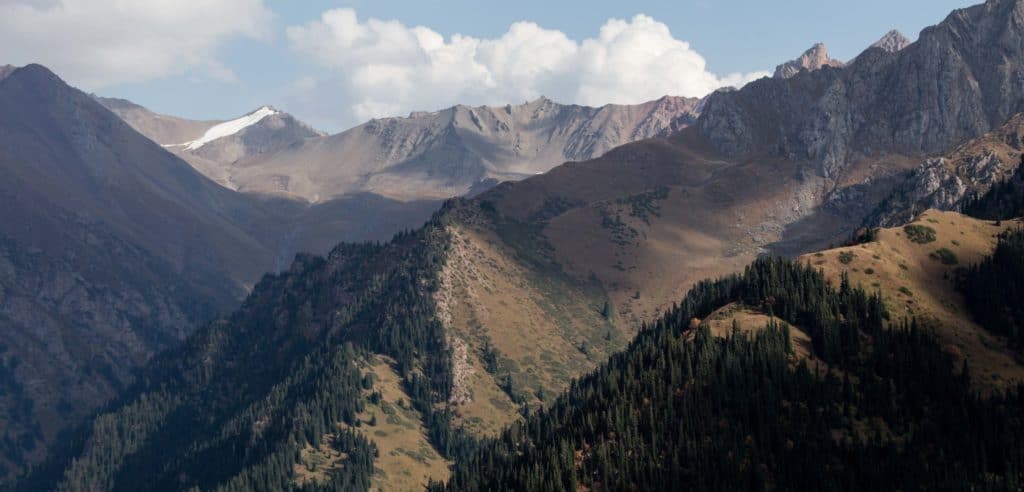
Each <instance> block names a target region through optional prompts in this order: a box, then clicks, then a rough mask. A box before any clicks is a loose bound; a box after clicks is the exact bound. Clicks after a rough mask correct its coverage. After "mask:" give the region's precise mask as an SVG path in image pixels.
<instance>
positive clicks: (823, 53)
mask: <svg viewBox="0 0 1024 492" xmlns="http://www.w3.org/2000/svg"><path fill="white" fill-rule="evenodd" d="M841 66H843V62H841V61H839V60H836V59H834V58H831V57H829V56H828V48H827V47H826V46H825V44H824V43H815V45H814V46H811V47H810V48H809V49H808V50H807V51H805V52H803V54H801V55H800V56H799V57H798V58H796V59H793V60H790V61H788V62H786V63H783V64H780V65H778V66H776V67H775V73H774V74H773V75H772V77H775V78H777V79H788V78H790V77H792V76H794V75H796V74H798V73H800V72H802V71H804V70H807V71H811V72H813V71H814V70H818V69H820V68H823V67H841Z"/></svg>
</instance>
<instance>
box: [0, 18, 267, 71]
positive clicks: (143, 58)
mask: <svg viewBox="0 0 1024 492" xmlns="http://www.w3.org/2000/svg"><path fill="white" fill-rule="evenodd" d="M271 19H272V14H271V12H270V11H269V10H268V9H267V8H266V7H265V6H264V4H263V0H145V1H135V0H13V1H12V0H7V1H3V2H0V63H10V64H15V65H23V64H26V63H33V62H36V63H41V64H43V65H46V66H48V67H50V68H51V69H53V70H54V71H56V72H57V73H58V74H59V75H60V76H61V77H63V78H64V79H66V80H68V81H69V82H71V83H73V84H75V85H79V86H81V87H83V88H86V89H90V90H92V89H97V88H102V87H106V86H110V85H114V84H122V83H135V82H145V81H148V80H153V79H158V78H162V77H167V76H171V75H182V74H193V75H194V74H200V75H202V76H204V77H209V78H213V79H217V80H224V81H231V80H234V74H233V73H232V72H231V70H230V69H229V68H227V67H226V66H224V65H223V64H222V63H221V62H220V61H219V60H218V59H217V56H216V51H217V49H218V47H220V46H221V45H222V44H223V43H224V42H226V41H228V40H230V39H232V38H235V37H239V36H245V37H262V36H266V35H269V33H270V31H269V26H270V21H271Z"/></svg>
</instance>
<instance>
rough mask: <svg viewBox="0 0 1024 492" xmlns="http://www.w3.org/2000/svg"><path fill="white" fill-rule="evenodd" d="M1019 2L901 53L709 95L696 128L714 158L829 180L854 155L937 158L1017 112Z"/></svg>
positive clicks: (1001, 2) (949, 24) (961, 15)
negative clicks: (767, 161)
mask: <svg viewBox="0 0 1024 492" xmlns="http://www.w3.org/2000/svg"><path fill="white" fill-rule="evenodd" d="M1021 26H1024V2H1021V1H1019V0H993V1H989V2H988V3H985V4H983V5H978V6H974V7H970V8H967V9H962V10H957V11H954V12H953V13H952V14H950V15H949V17H947V18H946V20H945V21H943V22H942V23H940V24H939V25H937V26H934V27H930V28H927V29H925V30H924V31H922V32H921V35H920V39H919V40H918V41H917V42H916V43H913V44H911V45H909V46H907V47H906V48H904V49H903V50H901V51H898V52H895V53H891V52H888V51H885V50H882V49H877V50H868V51H866V52H864V53H863V54H861V56H859V57H857V59H856V60H854V62H853V63H851V64H850V65H848V66H847V67H845V68H843V69H840V70H817V71H814V72H810V73H809V74H807V75H806V76H803V77H794V78H791V79H763V80H759V81H755V82H752V83H750V84H748V85H747V86H745V87H744V88H743V89H741V90H739V91H734V92H728V93H721V92H719V93H715V94H713V95H711V96H709V98H708V100H707V102H706V103H705V107H704V110H703V112H702V115H701V118H700V119H699V120H698V122H697V127H698V128H699V130H700V132H701V133H702V134H703V135H704V136H705V137H706V138H707V139H708V140H709V141H710V142H712V144H713V145H714V146H715V147H716V148H717V149H718V150H719V151H721V152H722V153H724V154H726V155H728V156H733V157H741V156H754V155H771V156H778V157H783V158H786V159H799V160H806V161H809V162H811V163H813V164H814V165H815V167H817V172H819V173H821V175H823V176H825V177H826V178H829V179H834V178H835V177H837V176H839V175H840V174H841V173H842V172H843V170H844V169H846V168H847V167H848V165H849V163H851V162H853V161H855V160H856V159H857V158H858V157H860V156H871V155H878V154H882V153H886V152H896V153H902V154H906V155H921V154H927V153H937V152H941V151H944V150H945V149H948V148H950V147H952V146H953V145H956V144H957V143H959V142H963V141H965V140H967V139H969V138H973V137H977V136H979V135H981V134H983V133H985V132H986V131H988V130H989V129H991V128H993V127H994V126H997V125H999V124H1001V123H1002V122H1004V121H1006V120H1007V119H1008V118H1009V117H1010V116H1011V115H1013V114H1015V113H1017V112H1019V111H1020V110H1021V109H1024V92H1021V91H1020V81H1021V80H1022V78H1024V67H1022V65H1024V29H1022V27H1021Z"/></svg>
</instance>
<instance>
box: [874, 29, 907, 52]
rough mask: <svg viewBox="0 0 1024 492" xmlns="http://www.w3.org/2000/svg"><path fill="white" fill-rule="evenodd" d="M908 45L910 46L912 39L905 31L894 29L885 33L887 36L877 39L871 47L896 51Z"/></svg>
mask: <svg viewBox="0 0 1024 492" xmlns="http://www.w3.org/2000/svg"><path fill="white" fill-rule="evenodd" d="M907 46H910V40H909V39H907V37H906V36H904V35H903V33H901V32H899V31H897V30H895V29H893V30H891V31H889V32H887V33H885V36H882V38H881V39H879V40H878V41H875V42H874V43H873V44H872V45H871V46H870V47H871V48H881V49H883V50H885V51H888V52H889V53H895V52H897V51H900V50H902V49H903V48H906V47H907Z"/></svg>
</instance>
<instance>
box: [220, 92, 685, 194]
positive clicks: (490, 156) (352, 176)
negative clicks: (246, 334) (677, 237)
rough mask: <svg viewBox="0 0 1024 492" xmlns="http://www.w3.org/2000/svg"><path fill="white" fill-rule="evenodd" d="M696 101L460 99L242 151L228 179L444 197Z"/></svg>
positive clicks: (606, 141)
mask: <svg viewBox="0 0 1024 492" xmlns="http://www.w3.org/2000/svg"><path fill="white" fill-rule="evenodd" d="M698 102H699V101H698V100H697V99H688V98H679V97H664V98H661V99H659V100H657V101H651V102H648V103H644V104H640V105H634V106H622V105H608V106H603V107H600V108H591V107H584V106H574V105H573V106H569V105H562V104H557V103H555V102H552V101H550V100H548V99H545V98H540V99H537V100H535V101H531V102H528V103H526V104H522V105H518V106H512V105H508V106H504V107H468V106H455V107H452V108H449V109H446V110H443V111H438V112H432V113H423V112H419V113H413V114H410V115H409V116H408V117H406V118H386V119H380V120H373V121H370V122H368V123H365V124H363V125H359V126H357V127H355V128H352V129H350V130H347V131H345V132H342V133H339V134H337V135H332V136H329V137H321V138H310V139H305V140H303V141H301V142H299V143H297V144H295V145H291V146H288V147H286V148H281V149H279V150H277V151H275V152H269V153H266V154H262V155H259V156H255V157H251V158H247V159H242V160H240V161H238V162H236V163H235V164H234V165H233V166H231V168H230V170H229V173H230V177H229V180H230V181H231V182H232V183H233V184H234V185H236V186H237V189H239V190H241V191H248V192H259V193H282V194H286V195H288V196H297V197H301V198H304V199H306V200H309V201H312V202H316V201H320V200H326V199H329V198H332V197H337V196H342V195H346V194H350V193H356V192H365V191H368V192H372V193H377V194H379V195H383V196H387V197H392V198H397V199H401V200H410V199H442V198H447V197H450V196H454V195H462V194H466V193H475V192H478V191H481V190H483V189H486V188H487V187H490V186H492V185H493V184H495V183H496V182H498V181H500V180H517V179H522V178H524V177H528V176H532V175H534V174H538V173H541V172H545V171H547V170H549V169H551V168H552V167H554V166H556V165H558V164H561V163H563V162H565V161H566V160H583V159H587V158H591V157H595V156H598V155H601V154H603V153H604V152H607V151H608V150H610V149H612V148H614V147H616V146H618V145H622V144H623V143H627V142H631V141H634V140H639V139H643V138H648V137H652V136H658V135H664V134H668V133H671V132H673V131H676V130H678V129H680V128H683V127H685V126H687V125H689V124H690V123H692V122H693V121H694V119H695V118H696V109H697V104H698Z"/></svg>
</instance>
